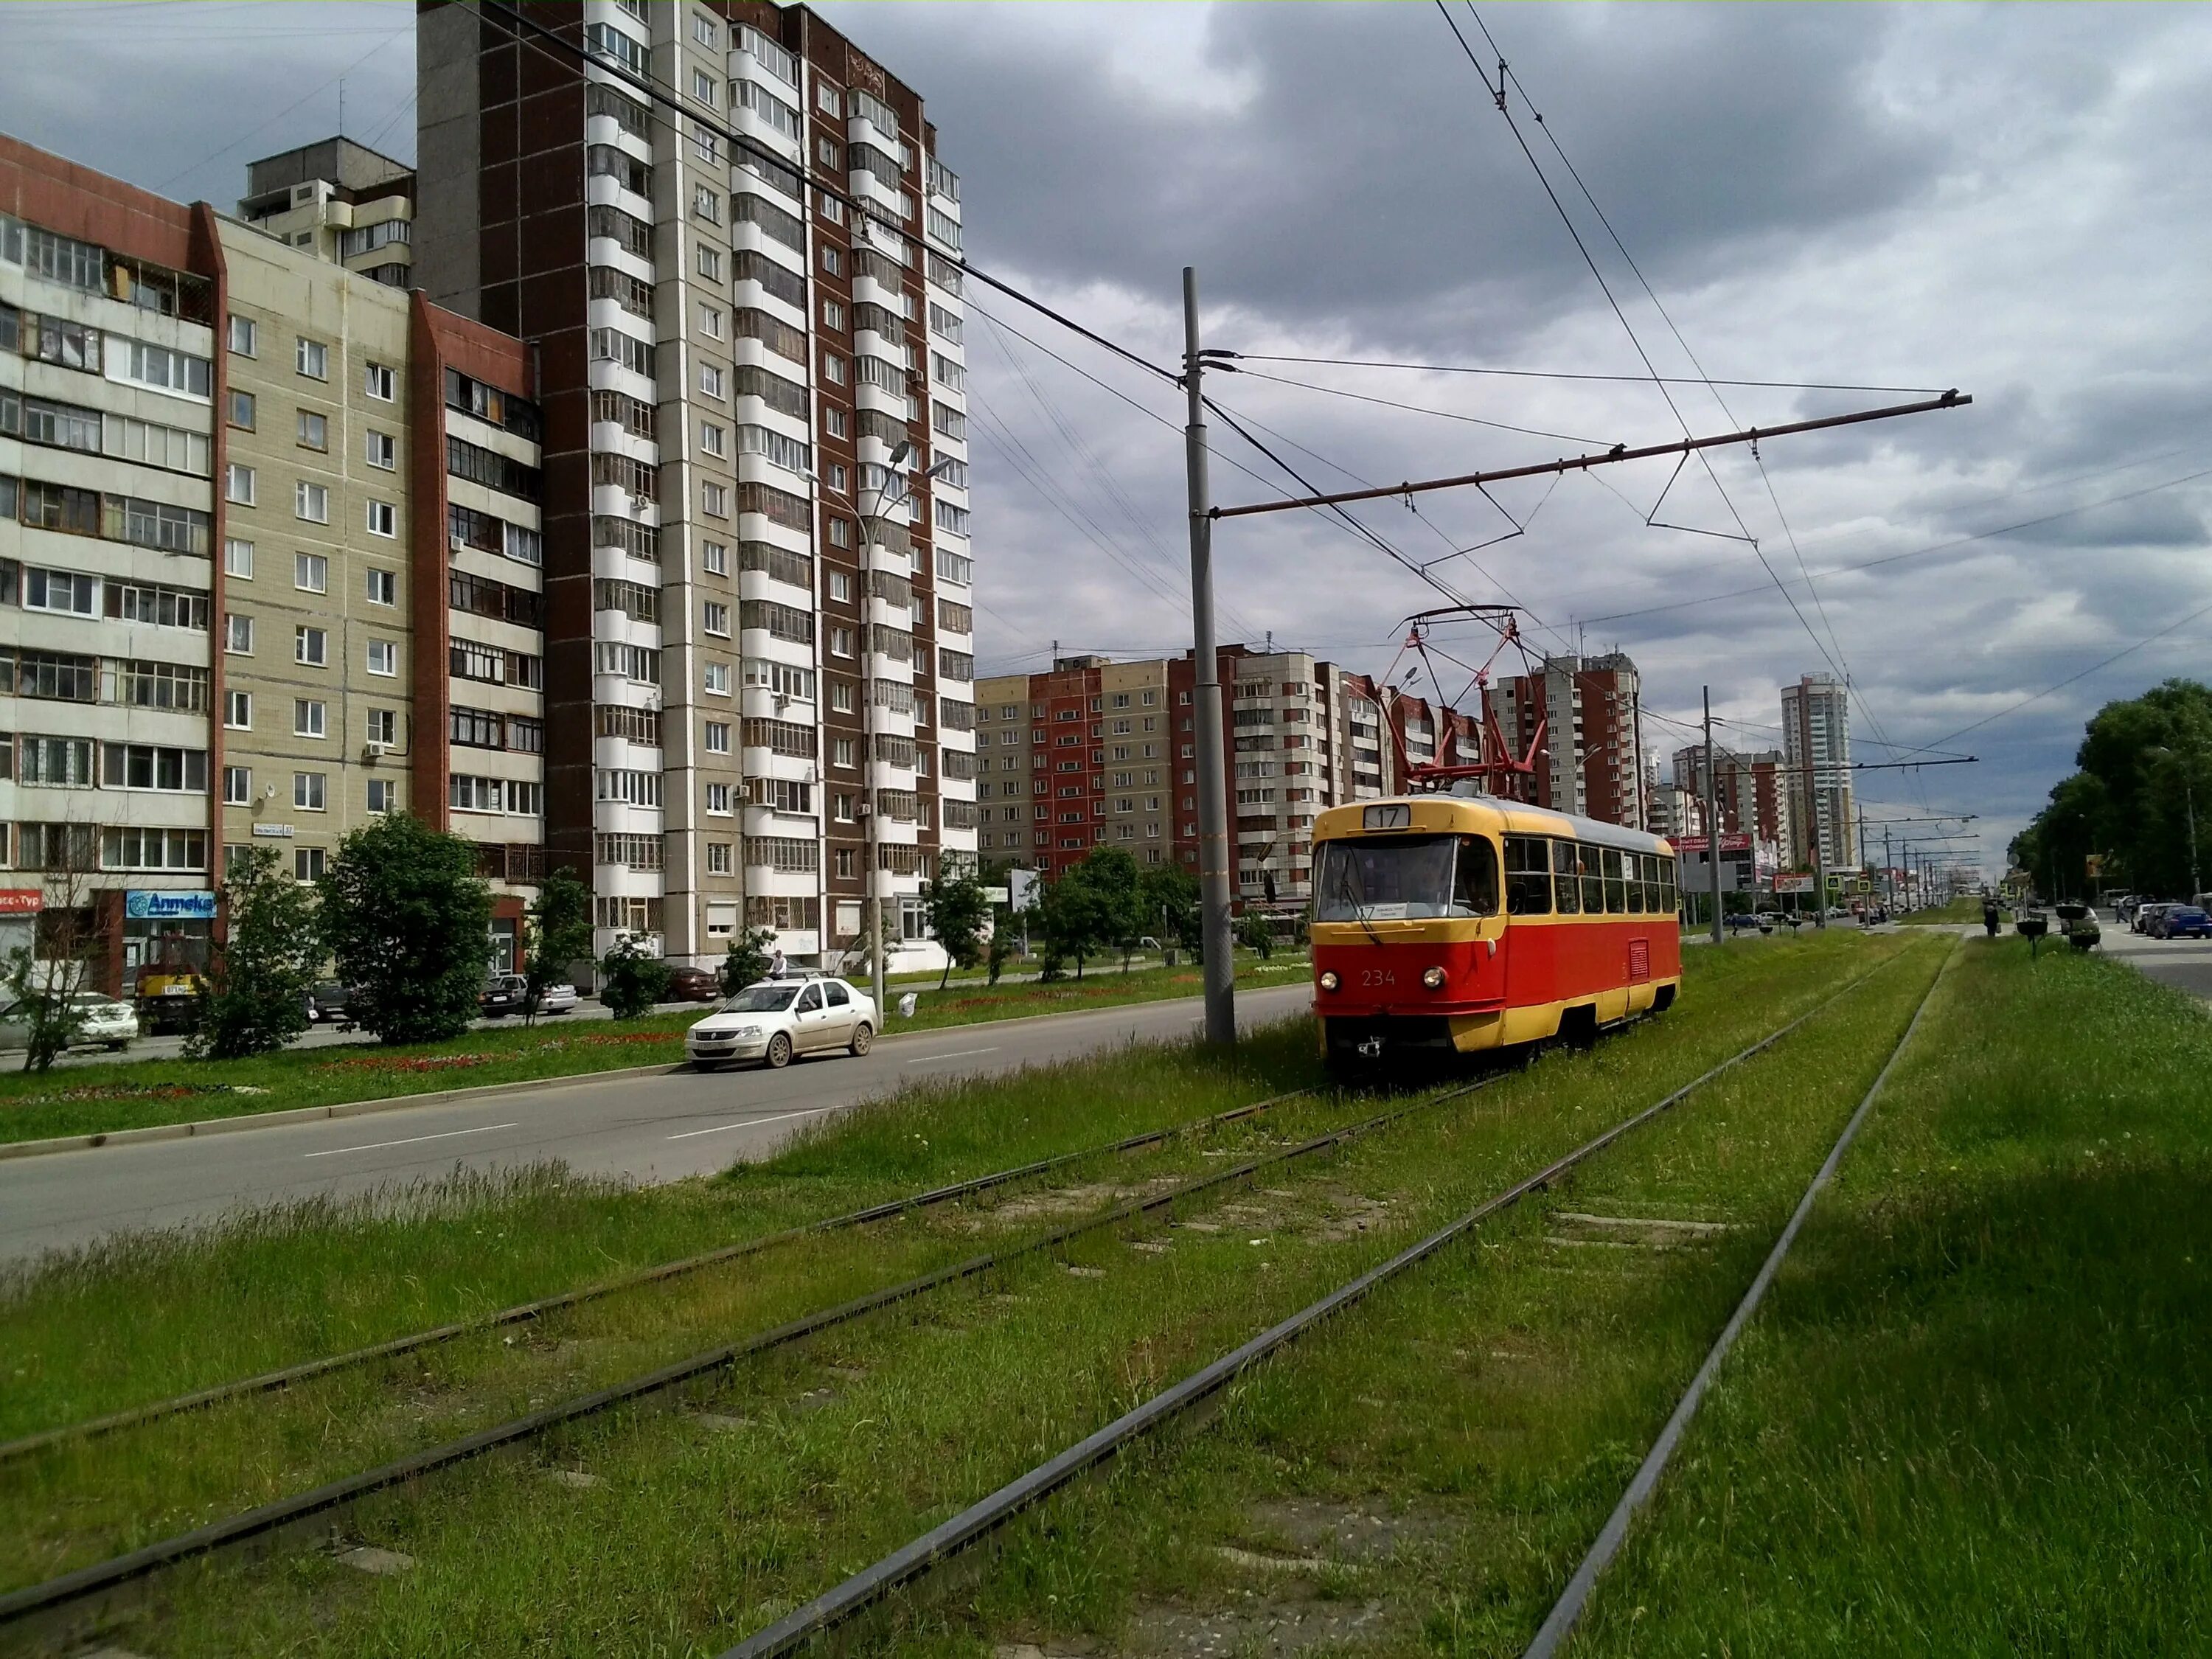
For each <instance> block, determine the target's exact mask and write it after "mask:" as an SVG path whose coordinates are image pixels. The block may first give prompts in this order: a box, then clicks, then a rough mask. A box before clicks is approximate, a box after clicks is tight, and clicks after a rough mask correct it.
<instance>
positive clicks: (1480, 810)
mask: <svg viewBox="0 0 2212 1659" xmlns="http://www.w3.org/2000/svg"><path fill="white" fill-rule="evenodd" d="M1401 803H1402V804H1405V805H1411V806H1414V807H1426V808H1430V809H1431V811H1425V812H1422V813H1420V814H1419V818H1427V819H1429V820H1430V824H1429V826H1427V827H1428V828H1429V831H1430V833H1435V832H1437V830H1441V829H1443V827H1444V826H1443V824H1441V823H1437V822H1436V821H1435V815H1434V812H1433V809H1436V808H1438V807H1441V808H1443V809H1445V810H1446V813H1447V815H1448V817H1449V819H1450V820H1455V821H1457V822H1460V823H1467V824H1468V825H1469V826H1470V827H1472V826H1474V825H1475V824H1481V825H1482V826H1484V827H1485V828H1492V829H1498V830H1500V831H1502V832H1504V833H1505V834H1508V835H1517V836H1560V837H1562V838H1571V839H1573V840H1575V841H1578V842H1583V843H1585V844H1586V845H1589V846H1592V847H1614V848H1620V850H1621V851H1623V852H1625V853H1659V854H1667V855H1668V856H1670V857H1671V856H1672V855H1673V853H1674V848H1673V846H1672V844H1671V843H1669V842H1668V841H1667V840H1666V838H1665V837H1663V836H1655V835H1651V834H1650V833H1648V832H1647V831H1644V830H1642V829H1629V828H1628V827H1626V825H1624V824H1619V823H1605V822H1604V821H1603V820H1601V819H1599V818H1585V817H1577V816H1576V815H1575V814H1574V813H1571V812H1554V811H1552V810H1551V808H1549V807H1547V806H1531V805H1528V803H1527V802H1525V801H1516V800H1500V799H1497V798H1496V797H1494V796H1490V795H1451V794H1443V793H1437V794H1422V795H1388V796H1383V797H1382V798H1380V799H1375V800H1361V801H1346V803H1344V804H1343V805H1340V806H1332V807H1328V808H1326V809H1325V810H1323V811H1322V812H1321V813H1320V814H1319V815H1318V816H1317V817H1316V818H1315V820H1314V833H1315V836H1316V838H1320V837H1322V836H1341V835H1346V834H1351V835H1357V834H1358V833H1360V829H1361V823H1362V816H1363V815H1364V811H1365V809H1366V808H1368V807H1370V806H1383V805H1399V804H1401ZM1419 818H1417V819H1416V821H1415V823H1414V824H1413V826H1411V832H1412V833H1413V834H1415V835H1419V834H1420V833H1422V831H1423V827H1424V826H1423V825H1422V824H1421V823H1420V822H1419ZM1400 833H1405V831H1402V830H1401V832H1400Z"/></svg>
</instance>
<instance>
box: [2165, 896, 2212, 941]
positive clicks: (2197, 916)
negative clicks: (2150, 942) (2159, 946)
mask: <svg viewBox="0 0 2212 1659" xmlns="http://www.w3.org/2000/svg"><path fill="white" fill-rule="evenodd" d="M2151 937H2152V938H2153V939H2212V912H2208V911H2204V910H2201V909H2199V908H2197V906H2195V905H2193V904H2161V905H2160V906H2159V909H2158V920H2157V921H2154V922H2153V923H2152V924H2151Z"/></svg>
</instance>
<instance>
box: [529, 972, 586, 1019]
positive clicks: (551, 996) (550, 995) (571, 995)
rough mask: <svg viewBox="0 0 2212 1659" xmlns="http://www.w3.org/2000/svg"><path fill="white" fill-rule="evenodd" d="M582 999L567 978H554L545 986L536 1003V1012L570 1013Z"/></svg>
mask: <svg viewBox="0 0 2212 1659" xmlns="http://www.w3.org/2000/svg"><path fill="white" fill-rule="evenodd" d="M582 1000H583V999H582V998H581V997H580V996H578V995H577V994H576V987H574V986H573V985H571V984H569V983H568V981H567V980H565V979H561V980H556V981H553V983H552V984H550V985H549V986H547V987H545V994H544V997H543V998H541V999H540V1000H539V1001H538V1012H539V1013H541V1014H572V1013H574V1012H575V1011H576V1005H577V1004H578V1003H579V1002H580V1001H582Z"/></svg>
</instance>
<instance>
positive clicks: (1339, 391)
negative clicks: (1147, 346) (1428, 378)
mask: <svg viewBox="0 0 2212 1659" xmlns="http://www.w3.org/2000/svg"><path fill="white" fill-rule="evenodd" d="M1220 367H1223V368H1231V367H1233V366H1232V365H1228V364H1224V365H1220ZM1235 372H1236V373H1237V374H1242V375H1243V376H1244V377H1245V378H1246V379H1247V380H1271V381H1273V383H1274V384H1275V385H1277V386H1295V387H1297V389H1298V390H1299V391H1301V392H1324V393H1326V394H1327V395H1328V396H1329V397H1332V398H1350V399H1352V401H1353V402H1355V403H1363V404H1380V405H1381V406H1382V407H1383V408H1385V409H1402V410H1405V411H1406V412H1407V413H1408V414H1410V415H1428V416H1434V417H1435V418H1436V419H1437V420H1440V421H1462V422H1466V423H1467V424H1468V425H1469V426H1486V427H1489V428H1492V429H1494V430H1496V431H1498V432H1516V433H1519V434H1521V435H1523V436H1524V437H1530V438H1557V439H1559V441H1561V442H1562V443H1570V444H1591V445H1595V446H1596V447H1599V448H1602V447H1604V446H1605V440H1604V439H1602V438H1585V437H1583V436H1580V435H1577V434H1575V433H1572V432H1547V431H1546V430H1544V428H1541V427H1534V426H1516V425H1514V424H1513V423H1512V422H1510V421H1492V420H1486V419H1485V418H1484V417H1483V416H1480V415H1462V414H1460V413H1459V412H1458V411H1457V410H1449V409H1429V408H1425V407H1424V406H1423V405H1421V404H1409V403H1404V402H1401V401H1400V400H1399V399H1397V398H1376V397H1371V396H1370V395H1369V394H1368V393H1366V392H1346V391H1345V390H1344V389H1343V388H1342V387H1340V386H1316V385H1315V384H1314V383H1313V382H1312V381H1310V380H1291V379H1289V378H1288V377H1287V376H1285V375H1281V374H1263V373H1261V371H1260V370H1258V369H1256V368H1237V369H1235Z"/></svg>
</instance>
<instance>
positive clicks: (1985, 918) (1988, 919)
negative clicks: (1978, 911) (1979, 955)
mask: <svg viewBox="0 0 2212 1659" xmlns="http://www.w3.org/2000/svg"><path fill="white" fill-rule="evenodd" d="M1982 926H1983V927H1984V928H1985V929H1987V930H1988V933H1989V936H1990V938H1991V939H1995V938H1996V936H1997V902H1996V900H1995V899H1984V900H1983V901H1982Z"/></svg>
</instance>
